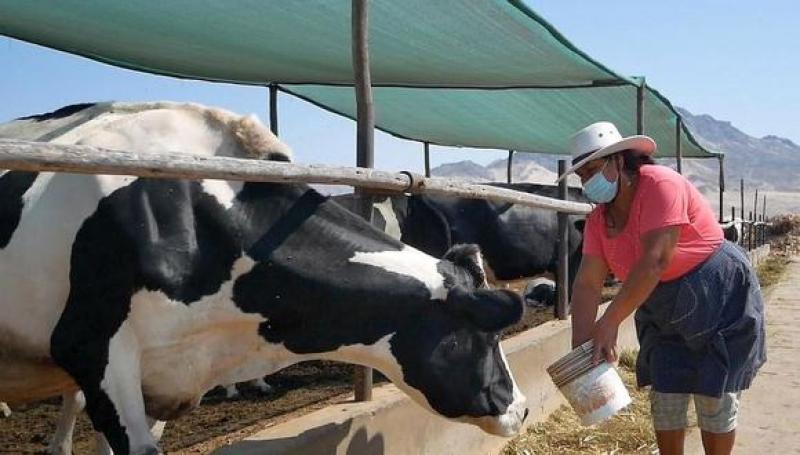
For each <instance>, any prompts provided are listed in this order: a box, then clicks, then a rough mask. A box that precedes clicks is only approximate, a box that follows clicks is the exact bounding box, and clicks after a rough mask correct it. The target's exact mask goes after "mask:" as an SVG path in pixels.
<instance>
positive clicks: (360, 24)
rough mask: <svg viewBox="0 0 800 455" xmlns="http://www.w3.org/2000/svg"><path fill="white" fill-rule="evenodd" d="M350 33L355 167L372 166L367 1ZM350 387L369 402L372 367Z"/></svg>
mask: <svg viewBox="0 0 800 455" xmlns="http://www.w3.org/2000/svg"><path fill="white" fill-rule="evenodd" d="M351 5H352V7H351V12H350V14H351V34H352V54H353V73H354V78H353V80H354V82H355V91H356V115H357V117H356V122H357V125H358V126H357V132H356V153H357V158H356V161H357V164H356V165H357V166H358V167H373V166H374V164H375V157H374V154H373V146H374V138H375V113H374V112H373V103H372V78H371V75H370V68H369V47H368V42H369V37H368V32H369V22H368V17H369V15H368V13H367V5H368V0H352V3H351ZM356 193H360V194H361V196H362V197H361V198H359V199H360V200H361V201H360V209H361V210H360V211H361V215H362V216H363V217H364V219H366V220H367V221H368V222H370V223H371V222H372V200H371V198H370V197H369V196H368V195H367V194H365V193H364V192H363V191H356ZM353 387H354V389H355V400H356V401H369V400H371V399H372V368H368V367H361V366H357V367H356V372H355V378H354V384H353Z"/></svg>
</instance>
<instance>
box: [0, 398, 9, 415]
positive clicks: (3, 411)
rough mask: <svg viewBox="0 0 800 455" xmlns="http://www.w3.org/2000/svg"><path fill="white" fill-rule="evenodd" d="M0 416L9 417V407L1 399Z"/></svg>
mask: <svg viewBox="0 0 800 455" xmlns="http://www.w3.org/2000/svg"><path fill="white" fill-rule="evenodd" d="M0 417H11V408H9V407H8V405H7V404H5V403H3V402H2V401H0Z"/></svg>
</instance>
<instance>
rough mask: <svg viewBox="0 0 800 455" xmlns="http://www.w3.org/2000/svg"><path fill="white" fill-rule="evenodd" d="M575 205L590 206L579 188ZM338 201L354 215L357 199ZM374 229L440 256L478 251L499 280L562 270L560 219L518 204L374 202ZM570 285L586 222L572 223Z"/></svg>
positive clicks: (431, 199)
mask: <svg viewBox="0 0 800 455" xmlns="http://www.w3.org/2000/svg"><path fill="white" fill-rule="evenodd" d="M493 185H495V186H499V187H502V188H509V189H513V190H516V191H524V192H527V193H531V194H537V195H540V196H546V197H551V198H556V197H557V196H558V187H556V186H552V185H539V184H533V183H515V184H501V183H495V184H493ZM569 197H570V200H572V201H580V202H586V198H585V196H583V194H582V193H581V190H580V189H579V188H570V189H569ZM334 199H335V200H336V201H337V202H338V203H340V204H342V205H344V206H345V207H347V208H348V209H351V210H353V209H354V208H355V207H356V205H355V204H356V202H355V201H356V196H354V195H352V194H345V195H339V196H335V197H334ZM373 201H374V202H373V207H374V209H373V218H374V219H375V220H376V221H375V224H376V226H378V227H381V228H383V229H384V230H385V231H386V232H387V233H389V234H390V235H393V236H395V237H396V238H398V239H400V240H402V241H403V243H407V244H409V245H411V246H413V247H415V248H419V249H420V250H422V251H424V252H426V253H428V254H431V255H433V256H437V257H438V256H441V255H442V254H444V252H445V251H447V249H448V248H451V247H452V246H453V245H456V244H459V243H474V244H477V245H479V246H480V248H481V253H482V254H483V257H484V259H485V260H486V263H487V264H488V266H489V268H490V269H491V273H492V274H493V275H494V277H495V278H497V279H500V280H512V279H516V278H521V277H530V276H536V275H540V274H544V273H551V274H553V275H554V276H555V275H556V272H557V268H558V254H557V252H558V244H559V241H558V215H557V212H555V211H553V210H546V209H540V208H535V207H527V206H524V205H520V204H510V203H498V202H492V201H488V200H481V199H466V198H459V197H448V196H429V195H424V194H423V195H413V196H409V197H406V196H374V197H373ZM569 220H570V221H569V252H570V261H569V263H570V277H569V283H570V285H571V283H572V280H573V279H574V277H575V273H577V267H578V265H579V264H580V260H581V256H582V254H581V245H582V241H583V235H582V232H583V222H584V221H583V216H570V217H569Z"/></svg>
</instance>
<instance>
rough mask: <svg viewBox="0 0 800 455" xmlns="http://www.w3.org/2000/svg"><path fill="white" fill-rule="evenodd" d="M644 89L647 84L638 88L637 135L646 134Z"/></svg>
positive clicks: (643, 83)
mask: <svg viewBox="0 0 800 455" xmlns="http://www.w3.org/2000/svg"><path fill="white" fill-rule="evenodd" d="M644 89H645V82H644V79H642V84H641V85H640V86H638V87H636V134H644Z"/></svg>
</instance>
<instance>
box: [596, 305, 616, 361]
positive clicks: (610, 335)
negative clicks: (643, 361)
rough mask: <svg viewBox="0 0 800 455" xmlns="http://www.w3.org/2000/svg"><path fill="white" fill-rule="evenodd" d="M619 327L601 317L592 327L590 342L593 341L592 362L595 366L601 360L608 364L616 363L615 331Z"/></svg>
mask: <svg viewBox="0 0 800 455" xmlns="http://www.w3.org/2000/svg"><path fill="white" fill-rule="evenodd" d="M618 330H619V325H617V324H614V323H613V322H610V321H609V320H608V319H606V318H604V317H601V318H600V319H599V320H598V321H597V323H596V324H595V325H594V330H593V331H592V340H594V355H593V356H592V361H593V362H594V364H595V365H597V364H598V363H600V362H602V361H603V360H606V361H608V362H609V363H614V362H616V361H617V331H618Z"/></svg>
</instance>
